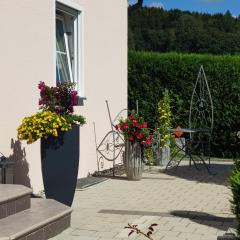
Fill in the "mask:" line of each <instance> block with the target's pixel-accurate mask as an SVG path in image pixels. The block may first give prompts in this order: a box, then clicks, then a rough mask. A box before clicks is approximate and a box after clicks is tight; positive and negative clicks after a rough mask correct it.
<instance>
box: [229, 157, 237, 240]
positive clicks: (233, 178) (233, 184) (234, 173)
mask: <svg viewBox="0 0 240 240" xmlns="http://www.w3.org/2000/svg"><path fill="white" fill-rule="evenodd" d="M229 181H230V186H231V190H232V194H233V199H232V201H231V203H232V211H233V213H234V214H235V215H236V218H237V220H238V227H237V232H238V238H239V239H240V160H236V162H235V168H234V170H233V171H232V174H231V176H230V178H229Z"/></svg>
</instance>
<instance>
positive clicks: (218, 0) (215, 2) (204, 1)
mask: <svg viewBox="0 0 240 240" xmlns="http://www.w3.org/2000/svg"><path fill="white" fill-rule="evenodd" d="M135 2H136V0H129V3H130V4H132V3H135ZM144 5H146V6H156V7H163V8H164V9H167V10H168V9H171V8H178V9H181V10H189V11H198V12H207V13H225V12H226V11H227V10H230V12H231V13H232V15H234V16H238V15H240V0H144Z"/></svg>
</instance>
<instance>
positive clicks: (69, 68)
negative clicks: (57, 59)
mask: <svg viewBox="0 0 240 240" xmlns="http://www.w3.org/2000/svg"><path fill="white" fill-rule="evenodd" d="M56 19H58V20H60V21H61V22H62V25H63V31H64V41H65V48H66V54H67V61H68V71H69V75H70V81H71V82H73V74H72V68H71V65H72V64H71V60H70V54H69V44H68V37H67V33H66V27H65V21H64V18H63V17H62V16H60V15H56ZM74 40H75V39H74ZM56 53H61V54H65V53H63V52H61V51H58V50H57V49H56ZM74 57H75V56H74ZM74 77H76V76H74ZM74 79H77V78H74Z"/></svg>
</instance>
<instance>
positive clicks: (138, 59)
mask: <svg viewBox="0 0 240 240" xmlns="http://www.w3.org/2000/svg"><path fill="white" fill-rule="evenodd" d="M128 61H129V62H128V105H129V106H128V107H129V109H135V108H136V100H138V102H139V111H140V113H141V114H143V115H144V116H145V118H147V120H148V121H149V122H150V123H151V125H152V127H153V126H154V125H155V123H156V122H157V119H158V117H159V116H158V114H157V103H158V102H159V100H160V99H161V98H162V95H163V92H164V89H165V88H167V89H169V91H170V96H171V99H172V112H173V115H174V123H173V125H174V126H177V125H180V126H181V127H188V117H189V108H190V101H191V95H192V91H193V87H194V84H195V82H196V78H197V75H198V72H199V68H200V66H201V65H203V67H204V70H205V73H206V76H207V79H208V83H209V88H210V91H211V94H212V99H213V106H214V131H213V140H212V146H211V147H212V155H214V156H216V157H236V156H239V155H240V145H239V139H238V138H237V136H236V133H237V131H240V56H230V55H208V54H203V55H201V54H179V53H153V52H134V51H130V52H129V59H128Z"/></svg>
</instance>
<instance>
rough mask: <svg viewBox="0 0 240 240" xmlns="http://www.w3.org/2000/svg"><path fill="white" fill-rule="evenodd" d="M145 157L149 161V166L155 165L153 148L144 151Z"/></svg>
mask: <svg viewBox="0 0 240 240" xmlns="http://www.w3.org/2000/svg"><path fill="white" fill-rule="evenodd" d="M144 156H145V157H146V159H147V165H149V166H152V165H154V163H155V161H154V151H153V148H152V147H151V146H150V147H146V148H145V149H144Z"/></svg>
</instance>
